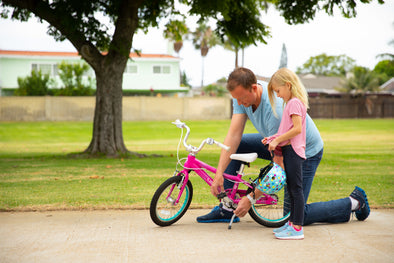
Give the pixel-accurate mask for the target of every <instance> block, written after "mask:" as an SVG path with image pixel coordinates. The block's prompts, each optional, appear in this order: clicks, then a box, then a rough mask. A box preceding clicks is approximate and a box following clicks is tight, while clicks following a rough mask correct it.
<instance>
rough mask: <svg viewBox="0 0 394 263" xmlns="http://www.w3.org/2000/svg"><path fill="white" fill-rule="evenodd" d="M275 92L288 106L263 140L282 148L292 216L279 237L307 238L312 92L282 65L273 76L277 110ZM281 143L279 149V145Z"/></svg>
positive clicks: (277, 232) (277, 233) (270, 88)
mask: <svg viewBox="0 0 394 263" xmlns="http://www.w3.org/2000/svg"><path fill="white" fill-rule="evenodd" d="M274 92H275V93H276V94H277V96H278V97H280V98H282V99H283V101H284V103H285V108H284V111H283V115H282V120H281V123H280V126H279V129H278V132H277V133H276V134H275V135H273V136H270V137H266V138H264V139H263V140H262V142H263V143H264V144H269V145H268V150H269V151H274V150H280V148H281V150H282V154H283V162H284V169H285V171H286V175H287V178H286V182H287V189H288V192H289V197H290V219H289V222H288V223H286V225H285V226H283V227H281V228H278V229H275V230H274V233H275V237H276V238H278V239H303V238H304V230H303V228H302V224H303V221H304V195H303V189H302V163H303V161H304V160H305V158H306V157H305V144H306V136H305V134H306V111H307V109H308V107H309V104H308V93H307V92H306V90H305V87H304V86H303V85H302V83H301V81H300V80H299V78H298V77H297V75H296V74H295V73H294V72H292V71H290V70H289V69H287V68H281V69H279V70H278V71H277V72H275V73H274V75H273V76H272V77H271V80H270V82H269V84H268V96H269V99H270V103H271V107H272V109H273V111H274V113H275V99H274V96H275V95H274ZM278 146H279V149H277V147H278Z"/></svg>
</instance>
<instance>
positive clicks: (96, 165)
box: [0, 119, 394, 211]
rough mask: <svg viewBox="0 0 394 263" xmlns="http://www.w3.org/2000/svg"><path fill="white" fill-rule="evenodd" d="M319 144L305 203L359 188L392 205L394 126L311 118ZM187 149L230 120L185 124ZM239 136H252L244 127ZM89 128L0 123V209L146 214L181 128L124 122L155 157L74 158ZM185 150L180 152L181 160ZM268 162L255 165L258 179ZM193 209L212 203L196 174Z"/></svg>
mask: <svg viewBox="0 0 394 263" xmlns="http://www.w3.org/2000/svg"><path fill="white" fill-rule="evenodd" d="M315 122H316V125H317V126H318V128H319V130H320V132H321V135H322V137H323V140H324V142H325V148H324V151H325V152H324V156H323V160H322V162H321V164H320V166H319V168H318V171H317V174H316V177H315V180H314V183H313V187H312V190H311V194H310V198H309V202H316V201H327V200H331V199H336V198H342V197H345V196H347V195H349V193H350V192H351V191H352V190H353V188H354V186H355V185H359V186H360V187H362V188H364V189H365V190H366V191H367V194H368V198H369V201H370V204H371V205H372V206H373V207H375V208H376V207H382V208H393V207H394V203H393V200H394V169H393V163H394V162H393V161H394V158H393V157H394V134H393V132H392V131H393V128H394V120H393V119H368V120H365V119H362V120H359V119H351V120H349V119H346V120H320V119H319V120H315ZM187 123H188V125H189V126H190V127H191V129H192V133H191V136H190V140H189V143H191V144H193V145H198V144H199V143H200V142H201V140H203V139H205V138H207V137H212V138H215V139H217V140H218V141H223V140H224V137H225V135H226V132H227V129H228V126H229V123H230V121H229V120H221V121H190V122H189V121H188V122H187ZM246 132H254V128H253V127H252V126H251V124H250V123H248V126H247V128H246ZM91 133H92V124H91V123H88V122H1V123H0V210H3V211H12V210H22V211H29V210H49V209H66V210H67V209H128V208H147V207H148V206H149V203H150V199H151V197H152V195H153V193H154V191H155V190H156V188H157V187H158V186H159V185H160V184H161V183H162V182H163V181H164V180H165V179H166V178H168V177H169V176H171V175H172V174H173V172H174V168H175V164H176V161H177V157H176V149H177V145H178V142H179V135H180V130H179V129H177V128H176V127H175V126H174V125H172V124H171V123H170V122H162V121H161V122H157V121H155V122H126V123H124V124H123V135H124V140H125V144H126V146H127V147H128V149H129V150H131V151H137V152H140V153H146V154H153V153H156V154H160V155H162V157H148V158H127V159H126V158H122V159H110V158H90V159H82V158H77V157H73V156H72V155H69V153H76V152H81V151H83V150H84V149H85V148H86V147H87V146H88V144H89V142H90V139H91ZM219 152H220V150H219V149H218V148H217V147H215V146H206V147H205V148H204V151H203V152H201V153H200V155H199V158H200V159H202V160H204V161H206V162H208V163H210V164H212V165H216V164H217V162H218V158H219ZM185 156H186V152H185V151H184V150H183V148H181V151H180V157H185ZM267 163H268V162H267V161H264V160H257V161H256V162H255V163H254V164H253V165H252V167H251V168H249V169H248V171H247V172H249V173H251V175H249V177H254V176H256V175H257V173H258V170H259V168H260V167H262V166H264V165H266V164H267ZM191 181H192V183H193V188H194V196H193V202H192V207H209V206H212V205H214V204H216V200H215V198H214V197H213V196H212V195H211V194H210V191H209V188H208V186H207V185H206V184H205V183H204V182H203V181H202V180H201V179H200V178H198V177H197V176H196V175H193V176H192V177H191Z"/></svg>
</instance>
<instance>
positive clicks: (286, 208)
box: [249, 186, 290, 227]
mask: <svg viewBox="0 0 394 263" xmlns="http://www.w3.org/2000/svg"><path fill="white" fill-rule="evenodd" d="M285 188H286V186H284V187H283V188H282V190H280V191H279V192H277V193H275V194H273V195H271V197H274V198H275V199H276V200H277V202H276V204H255V205H253V206H252V207H251V208H250V210H249V215H250V216H251V217H252V218H253V219H254V220H255V221H256V222H257V223H259V224H260V225H263V226H267V227H280V226H282V225H284V224H285V223H286V222H287V221H288V220H289V217H290V203H289V200H288V198H285ZM261 198H264V196H263V197H261Z"/></svg>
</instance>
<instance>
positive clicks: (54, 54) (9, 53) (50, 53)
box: [0, 49, 178, 59]
mask: <svg viewBox="0 0 394 263" xmlns="http://www.w3.org/2000/svg"><path fill="white" fill-rule="evenodd" d="M0 56H41V57H80V55H79V54H78V52H57V51H27V50H24V51H21V50H1V49H0ZM130 57H131V58H169V59H178V57H174V56H171V55H167V54H142V53H140V55H137V53H130Z"/></svg>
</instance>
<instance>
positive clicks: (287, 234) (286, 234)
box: [275, 226, 304, 240]
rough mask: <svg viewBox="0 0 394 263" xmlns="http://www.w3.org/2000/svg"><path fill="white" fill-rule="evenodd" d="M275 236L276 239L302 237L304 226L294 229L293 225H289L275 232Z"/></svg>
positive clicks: (296, 238)
mask: <svg viewBox="0 0 394 263" xmlns="http://www.w3.org/2000/svg"><path fill="white" fill-rule="evenodd" d="M275 237H276V238H277V239H284V240H298V239H304V228H301V230H299V231H297V230H295V229H294V227H293V226H289V227H288V228H286V229H285V230H283V231H282V232H279V233H276V234H275Z"/></svg>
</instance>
